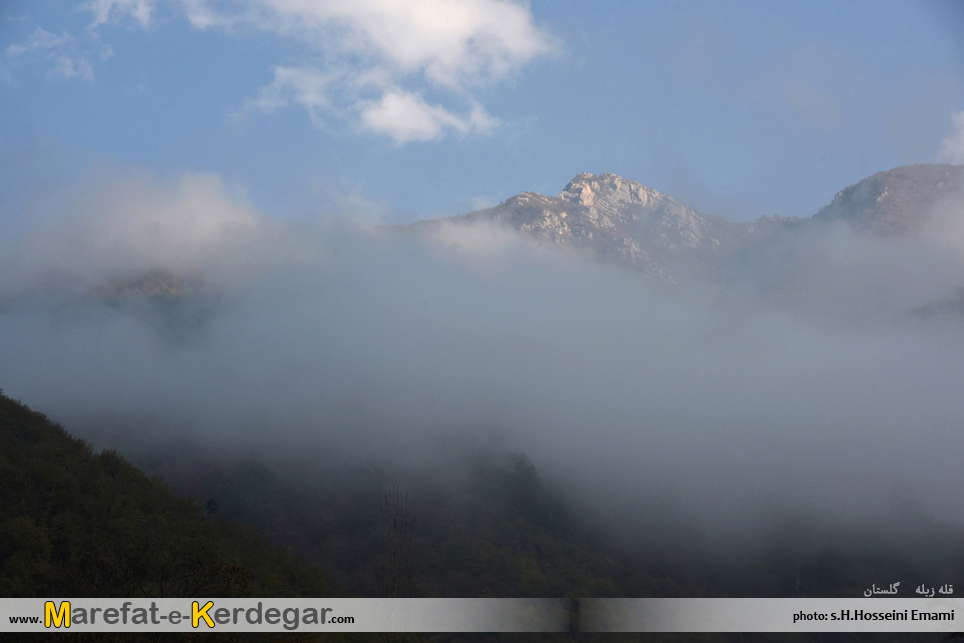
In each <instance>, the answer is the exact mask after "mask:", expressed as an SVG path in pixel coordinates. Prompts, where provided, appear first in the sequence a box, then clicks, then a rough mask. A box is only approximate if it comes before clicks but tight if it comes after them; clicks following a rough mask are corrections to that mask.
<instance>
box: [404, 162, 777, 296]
mask: <svg viewBox="0 0 964 643" xmlns="http://www.w3.org/2000/svg"><path fill="white" fill-rule="evenodd" d="M437 221H450V222H456V223H458V222H461V223H473V222H479V221H486V222H492V223H499V224H503V225H506V226H509V227H512V228H514V229H516V230H518V231H520V232H522V233H524V234H527V235H530V236H533V237H536V238H538V239H541V240H545V241H549V242H552V243H554V244H556V245H560V246H571V247H575V248H586V249H590V250H593V251H594V252H595V253H596V255H597V256H598V257H599V258H600V259H603V260H606V261H611V262H615V263H617V264H620V265H623V266H627V267H630V268H633V269H635V270H639V271H641V272H644V273H647V274H650V275H652V276H654V277H657V278H658V279H660V280H662V281H666V282H670V283H672V282H674V281H675V279H674V274H673V273H674V270H673V266H674V264H679V263H680V262H686V261H691V260H692V259H693V258H694V257H708V256H712V255H714V254H717V253H719V252H723V251H728V250H732V249H734V248H736V247H739V246H741V245H743V244H745V243H747V242H748V241H749V240H750V239H751V238H756V237H759V236H760V234H761V233H762V232H763V231H765V230H769V228H770V227H771V226H770V225H762V226H757V227H756V228H754V227H752V226H748V225H746V224H738V223H732V222H730V221H727V220H726V219H723V218H720V217H714V216H710V215H707V214H704V213H702V212H700V211H699V210H696V209H695V208H692V207H690V206H688V205H686V204H684V203H680V202H679V201H677V200H676V199H674V198H672V197H670V196H667V195H665V194H662V193H661V192H658V191H656V190H654V189H652V188H648V187H646V186H644V185H640V184H639V183H636V182H635V181H628V180H626V179H624V178H622V177H619V176H616V175H615V174H598V175H596V174H587V173H584V174H579V175H577V176H576V177H575V178H574V179H573V180H572V181H570V182H569V185H567V186H566V188H565V189H564V190H563V191H562V193H561V194H559V196H556V197H551V196H544V195H542V194H537V193H535V192H523V193H522V194H519V195H517V196H514V197H512V198H510V199H508V200H506V201H505V202H504V203H501V204H500V205H497V206H495V207H493V208H488V209H485V210H479V211H476V212H471V213H469V214H464V215H461V216H458V217H451V218H449V219H443V220H436V221H435V222H433V221H422V222H419V223H418V224H415V226H416V227H425V226H431V225H433V224H434V223H436V222H437Z"/></svg>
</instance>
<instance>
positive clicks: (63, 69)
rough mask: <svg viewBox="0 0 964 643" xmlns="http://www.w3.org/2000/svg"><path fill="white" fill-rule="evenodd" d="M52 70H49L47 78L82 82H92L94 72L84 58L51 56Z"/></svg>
mask: <svg viewBox="0 0 964 643" xmlns="http://www.w3.org/2000/svg"><path fill="white" fill-rule="evenodd" d="M52 60H53V61H54V68H53V69H51V70H50V72H49V73H48V76H51V77H53V78H63V79H67V78H80V79H82V80H89V81H92V80H94V70H93V68H91V66H90V63H89V62H88V61H87V59H86V58H71V57H69V56H64V55H57V56H53V57H52Z"/></svg>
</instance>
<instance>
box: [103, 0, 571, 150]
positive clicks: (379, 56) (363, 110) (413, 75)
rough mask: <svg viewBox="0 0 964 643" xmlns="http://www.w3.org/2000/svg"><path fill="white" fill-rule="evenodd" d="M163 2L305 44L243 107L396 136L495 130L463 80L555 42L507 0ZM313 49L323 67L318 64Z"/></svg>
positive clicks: (140, 11)
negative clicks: (430, 93) (351, 123)
mask: <svg viewBox="0 0 964 643" xmlns="http://www.w3.org/2000/svg"><path fill="white" fill-rule="evenodd" d="M169 1H170V4H171V5H172V6H176V7H179V8H180V10H181V11H182V12H183V14H184V16H185V17H186V18H187V20H188V21H189V22H190V23H191V25H192V26H194V27H195V28H197V29H222V30H228V31H235V30H241V29H245V30H254V31H260V32H264V33H270V34H273V35H275V36H278V37H281V38H285V39H290V40H295V41H298V42H300V43H304V44H307V45H308V46H309V48H310V49H311V50H313V53H312V54H311V56H310V57H309V58H307V59H305V60H304V61H302V62H301V63H300V64H296V65H293V66H285V67H276V68H275V70H274V78H273V80H272V82H271V83H270V84H269V85H267V86H265V87H263V88H262V89H261V90H260V91H259V92H258V93H257V95H256V97H255V98H252V99H250V100H248V101H247V102H246V103H245V104H244V109H247V110H257V111H272V110H275V109H278V108H281V107H284V106H288V105H292V104H295V105H299V106H301V107H303V108H304V109H305V110H306V111H307V112H308V113H309V115H310V116H311V118H312V121H313V122H314V123H315V124H316V125H321V124H322V119H326V120H330V119H336V120H337V119H344V118H350V119H354V118H358V122H357V123H356V124H357V126H358V127H359V129H361V130H362V131H368V132H373V133H377V134H382V135H387V136H389V137H391V138H392V139H393V140H395V141H396V142H397V143H406V142H410V141H428V140H435V139H438V138H441V137H442V136H444V135H446V134H448V133H455V134H458V135H466V134H487V133H489V132H491V131H492V130H493V129H494V127H495V126H496V125H497V123H498V120H497V119H496V118H493V117H492V116H490V115H489V114H488V113H487V112H486V111H485V109H484V108H483V107H482V106H481V105H480V104H479V103H478V101H477V100H476V99H475V98H474V97H473V96H472V94H471V92H470V90H471V89H472V88H474V87H478V86H481V85H484V84H489V83H493V82H497V81H499V80H500V79H502V78H504V77H505V76H506V75H508V74H510V73H512V72H514V71H516V70H518V69H520V68H521V67H523V66H524V65H526V64H528V63H529V62H531V61H532V60H533V59H535V58H537V57H539V56H542V55H546V54H550V53H552V52H554V51H555V50H556V49H557V43H556V42H555V40H554V39H553V38H552V37H551V36H550V35H549V34H548V33H547V32H546V31H544V30H543V29H542V28H540V27H539V26H537V25H536V24H535V21H534V18H533V16H532V13H531V12H530V10H529V8H528V6H526V5H524V4H521V3H518V2H514V1H512V0H405V1H404V2H398V1H397V0H224V1H219V2H214V1H212V0H169ZM155 4H156V0H90V1H89V2H87V3H86V4H85V5H84V6H85V7H86V8H87V9H88V10H89V11H91V12H93V13H94V15H95V18H94V24H95V25H99V24H103V23H106V22H109V21H119V20H121V19H123V18H125V17H129V18H133V19H135V20H136V21H137V22H139V23H140V24H141V25H142V26H147V25H148V24H149V23H150V21H151V18H152V15H153V11H154V9H155V8H156V7H155ZM319 54H320V55H321V56H322V57H323V59H324V60H325V61H326V65H325V66H324V68H318V66H317V63H316V58H317V56H318V55H319ZM428 88H433V89H440V90H443V93H444V94H445V95H446V96H447V97H448V100H454V102H455V103H456V104H458V105H460V106H461V110H460V109H457V108H452V107H449V106H446V105H441V104H436V105H431V104H428V103H426V102H425V101H424V100H423V99H422V98H421V93H422V91H423V90H425V89H428ZM373 94H374V95H373ZM459 111H467V112H468V114H467V115H465V116H459V115H458V112H459Z"/></svg>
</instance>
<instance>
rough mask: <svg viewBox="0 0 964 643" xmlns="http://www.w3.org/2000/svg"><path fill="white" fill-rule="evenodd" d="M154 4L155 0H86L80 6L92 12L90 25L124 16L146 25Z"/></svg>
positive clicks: (149, 20) (149, 19) (93, 25)
mask: <svg viewBox="0 0 964 643" xmlns="http://www.w3.org/2000/svg"><path fill="white" fill-rule="evenodd" d="M156 4H157V3H156V1H155V0H88V2H85V3H84V4H83V5H81V6H82V8H84V9H86V10H88V11H90V12H91V13H93V14H94V22H93V23H92V24H91V26H92V27H97V26H99V25H102V24H105V23H108V22H112V21H120V20H123V19H124V18H125V17H130V18H133V19H134V20H136V21H137V22H138V23H140V25H141V26H142V27H146V26H147V25H148V24H150V22H151V18H152V17H153V14H154V8H155V6H156Z"/></svg>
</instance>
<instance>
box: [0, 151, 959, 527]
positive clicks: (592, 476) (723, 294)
mask: <svg viewBox="0 0 964 643" xmlns="http://www.w3.org/2000/svg"><path fill="white" fill-rule="evenodd" d="M943 167H950V166H943ZM580 176H583V175H580ZM617 178H618V177H617ZM587 180H588V179H587ZM593 180H595V178H594V179H593ZM599 181H600V185H603V183H604V181H603V180H602V179H599ZM603 187H605V186H604V185H603ZM617 187H618V186H617ZM594 189H596V190H597V192H596V193H595V201H594V203H595V204H596V207H598V208H600V213H601V214H599V216H598V217H597V219H596V220H598V221H601V220H602V219H601V217H602V216H603V214H605V212H603V211H602V209H601V208H602V206H599V205H598V204H599V203H601V201H602V196H600V194H601V193H599V192H598V191H599V190H600V189H603V188H600V187H597V188H594ZM613 189H616V188H613ZM627 189H628V188H627ZM633 189H635V188H633ZM573 194H575V193H573ZM606 194H609V193H606ZM657 194H658V193H657ZM539 196H541V195H539ZM661 196H665V195H661ZM830 197H831V195H828V201H829V200H830ZM544 198H547V197H544ZM553 198H555V197H553ZM560 198H561V197H560ZM652 198H653V199H655V197H652ZM855 198H856V197H855ZM875 198H876V197H875ZM573 199H576V197H573ZM510 201H511V200H510ZM614 202H615V201H614ZM506 203H507V204H509V205H512V204H511V203H510V202H509V201H507V202H506ZM560 203H562V201H560ZM573 203H576V201H573ZM634 203H637V204H638V202H634ZM650 203H655V201H652V200H651V201H650ZM660 203H664V202H660ZM576 205H578V206H579V207H582V208H584V210H579V211H578V212H577V213H576V214H573V212H576V210H572V211H571V212H568V213H567V214H568V216H567V217H564V218H563V219H559V218H558V217H557V219H556V220H558V221H563V220H568V221H569V222H570V223H568V224H567V225H569V228H568V229H570V231H571V232H572V234H573V238H574V239H576V240H577V241H578V239H579V236H578V235H579V234H580V232H579V230H582V229H583V228H579V227H578V226H577V225H576V224H573V223H572V221H573V220H574V219H575V218H576V216H577V214H578V216H583V215H582V214H579V213H584V214H585V216H586V217H589V218H588V219H586V221H591V220H592V219H591V217H592V216H595V215H594V214H593V211H592V210H591V207H590V206H587V205H585V204H584V203H582V202H579V203H576ZM670 205H672V204H670ZM550 206H551V207H550ZM550 206H546V208H548V209H547V210H546V211H547V212H549V211H550V210H552V208H556V207H557V205H556V204H555V202H552V203H551V204H550ZM563 206H565V207H570V206H568V205H565V204H563V205H559V206H558V207H560V208H562V207H563ZM23 207H24V208H35V209H38V208H39V209H38V210H37V211H36V212H24V213H21V214H22V215H23V217H26V216H28V215H29V216H31V217H32V218H33V219H34V220H37V221H40V222H41V223H38V224H37V225H35V226H33V227H32V228H30V229H29V230H26V231H24V230H21V229H18V230H16V231H15V232H14V231H8V232H4V233H3V242H2V246H0V334H2V336H3V337H4V341H3V343H2V345H0V383H2V386H3V389H4V391H5V392H6V393H7V394H9V395H12V396H13V397H15V398H21V399H22V400H23V401H24V402H25V403H28V404H30V405H31V406H33V407H34V408H37V409H42V410H44V411H45V412H47V413H48V414H49V415H50V416H51V417H52V418H53V419H54V420H56V421H58V422H61V423H63V424H65V425H66V426H67V427H68V429H70V430H71V431H73V432H76V433H77V434H78V435H80V436H81V437H86V438H90V439H93V440H94V441H95V443H98V442H102V443H110V442H111V440H114V441H115V442H116V441H122V440H121V438H118V437H117V435H116V433H117V432H123V433H127V434H128V436H127V437H126V438H124V439H126V440H128V441H131V442H137V441H138V440H141V441H142V442H143V443H147V444H154V443H158V444H160V445H162V446H163V448H165V449H172V450H174V451H176V450H177V448H178V447H177V445H178V444H181V443H182V442H181V441H183V444H184V445H190V447H189V448H190V449H194V448H195V447H197V446H200V447H204V446H211V447H212V448H214V447H217V448H218V449H222V450H223V451H225V452H231V451H237V452H238V453H256V454H259V455H261V456H262V457H267V458H271V457H278V458H291V457H296V458H299V459H301V460H307V461H315V462H316V463H317V466H318V467H327V466H341V465H342V464H343V463H344V462H346V461H358V462H373V463H391V464H392V466H397V467H400V468H412V469H415V470H418V471H422V472H429V473H431V472H433V471H439V472H440V473H439V475H442V473H441V471H442V470H443V469H447V468H452V469H455V468H457V467H454V466H450V465H443V464H441V463H443V462H445V461H446V459H447V458H449V457H450V455H451V454H452V453H457V452H462V451H471V450H473V449H486V448H496V449H499V450H503V451H505V452H523V453H526V454H528V456H529V457H530V458H531V459H532V461H533V462H534V463H535V464H536V466H537V467H538V468H539V470H540V471H541V472H542V473H543V475H544V476H545V478H546V479H547V480H549V481H552V482H553V484H555V485H556V486H557V488H559V489H560V490H562V492H563V493H565V494H566V495H567V496H568V497H569V498H570V499H571V501H572V502H573V503H574V504H575V505H576V506H580V507H582V508H583V509H584V510H585V511H586V512H587V513H588V514H590V515H594V516H598V517H601V518H602V519H604V520H605V521H607V523H608V524H612V525H613V526H614V533H616V534H617V535H619V536H621V537H625V538H628V539H632V538H633V537H635V536H634V534H639V533H649V534H652V533H654V532H660V531H661V530H663V531H665V533H667V534H668V533H673V532H674V530H677V529H681V528H682V527H681V526H689V527H692V528H694V529H696V530H698V531H701V532H702V533H707V534H713V535H714V538H715V539H717V540H719V542H728V541H730V540H732V541H734V542H736V541H739V540H741V539H750V538H752V537H753V536H754V535H755V534H760V533H763V532H765V531H766V530H768V529H770V528H771V527H773V526H774V525H776V524H778V523H780V522H781V521H785V520H806V521H810V522H811V523H817V524H827V525H831V526H833V525H847V524H850V525H857V526H859V527H861V528H863V527H867V528H874V527H875V526H881V527H883V526H887V529H891V527H892V525H893V524H895V521H899V520H900V519H902V517H904V516H911V515H913V516H919V517H921V520H925V519H926V520H937V521H950V522H953V523H960V516H961V515H962V508H964V507H962V498H964V495H962V491H964V489H962V487H961V483H960V481H959V477H958V476H956V475H955V473H956V472H957V471H958V470H959V469H960V458H961V456H960V454H961V453H964V433H962V432H961V430H960V428H961V426H964V397H962V396H961V391H964V369H962V368H961V364H964V296H962V294H961V293H962V292H964V291H962V290H961V289H962V288H964V232H962V231H964V198H962V195H961V193H960V191H959V190H957V189H956V188H955V190H951V191H948V192H946V193H942V195H941V198H940V199H937V200H934V201H933V202H928V203H927V204H926V211H919V212H913V213H912V214H913V215H914V216H915V217H917V220H919V221H920V226H919V229H914V230H911V231H907V230H903V229H902V230H900V231H898V232H894V231H892V230H889V229H888V230H885V231H884V232H881V231H880V230H876V229H872V230H868V229H865V227H861V225H860V222H861V221H863V219H861V218H860V217H854V218H852V219H848V218H847V217H844V216H829V215H826V216H821V217H817V218H814V219H806V220H794V221H789V220H784V221H769V222H764V223H766V225H767V226H768V227H767V230H766V234H762V233H759V234H758V233H746V236H743V237H739V239H737V237H736V236H733V235H736V232H733V233H730V232H727V233H726V234H729V235H731V236H726V237H725V238H724V236H719V235H723V233H719V235H718V237H715V238H719V239H722V240H723V241H724V242H725V243H722V242H721V244H718V245H713V244H712V243H711V242H710V241H707V242H706V248H705V249H701V248H703V247H702V246H700V248H697V247H696V246H695V245H694V246H693V248H695V250H694V254H693V255H692V256H691V255H686V256H685V261H684V259H681V258H680V257H683V254H685V252H689V251H688V250H685V248H684V249H682V250H681V249H680V248H683V246H684V245H685V244H682V242H680V244H677V245H676V246H673V247H671V248H670V247H669V246H666V247H667V248H669V249H668V250H666V254H665V257H664V256H663V255H661V254H659V252H660V248H662V247H664V246H660V245H659V244H660V243H661V242H660V241H659V238H658V237H647V239H655V240H653V241H652V245H651V246H647V245H645V243H644V242H639V253H637V254H636V255H633V256H632V257H630V258H631V259H632V261H635V262H636V263H637V264H638V265H640V266H643V267H642V268H638V266H637V267H636V268H634V266H628V267H627V265H626V264H625V261H626V257H627V256H628V255H626V254H625V253H624V254H622V255H618V257H617V259H618V258H619V257H621V258H622V259H621V260H611V259H612V257H616V256H617V255H613V256H612V257H611V256H608V255H606V252H608V250H607V249H611V246H605V247H603V246H599V245H593V244H590V243H588V242H587V243H585V244H582V245H580V244H579V243H577V242H573V243H570V244H560V243H545V239H543V238H541V237H540V236H539V235H533V234H530V233H528V232H527V230H531V229H532V227H531V226H530V228H524V226H523V224H519V225H518V226H515V227H513V224H512V221H513V220H514V219H512V218H511V217H509V215H504V216H503V215H502V214H499V216H498V217H487V216H482V215H479V216H475V217H469V218H468V219H465V218H461V219H460V218H454V219H451V220H446V221H442V222H440V223H436V224H432V225H422V226H414V227H409V228H391V227H374V228H372V227H367V226H363V225H361V224H358V223H354V222H352V221H351V220H337V219H327V220H324V221H319V222H305V221H300V222H292V221H281V220H278V219H274V218H271V217H269V216H267V215H265V214H263V213H261V212H258V211H257V209H256V208H255V207H254V206H252V205H251V204H250V203H248V202H246V201H245V199H244V198H243V196H241V195H239V194H236V193H235V192H234V191H232V190H230V189H228V188H227V187H226V186H225V185H224V184H223V183H222V182H221V181H220V180H219V179H218V178H217V177H215V176H209V175H185V176H183V177H180V178H177V179H174V180H160V179H157V178H155V177H152V176H150V175H148V174H146V173H132V172H125V173H118V175H117V176H110V177H105V176H99V177H97V178H96V179H90V180H88V181H86V182H85V183H84V184H82V185H80V184H78V185H76V186H74V187H72V188H70V189H69V190H65V191H64V192H62V193H60V194H59V195H57V196H56V198H50V199H45V200H44V201H42V202H35V203H34V204H33V205H25V206H23ZM499 207H503V206H499ZM506 207H508V206H506ZM520 207H521V206H520ZM540 207H542V206H540ZM572 207H575V206H572ZM613 207H614V208H615V207H616V206H613ZM620 207H622V206H620ZM627 207H629V206H627ZM634 207H635V206H634ZM640 207H642V206H640ZM660 207H664V206H663V205H661V206H660ZM669 207H670V206H665V208H669ZM673 207H675V206H673ZM841 207H843V206H841ZM848 207H849V206H848ZM922 207H924V206H922ZM544 209H545V208H544ZM614 211H615V210H614ZM500 212H501V211H500ZM513 212H514V211H513ZM620 212H628V213H629V214H626V217H627V218H626V221H630V220H631V219H632V216H637V217H645V216H650V214H651V213H649V211H645V212H644V211H643V210H638V211H637V210H620ZM653 212H656V211H655V210H653ZM667 212H669V213H670V214H666V213H667ZM673 212H677V211H676V210H672V209H671V208H670V209H664V210H659V211H658V212H656V214H652V216H654V217H655V216H661V217H664V218H663V219H661V220H660V221H664V222H665V221H667V220H668V219H666V218H665V217H667V216H670V215H672V214H673ZM679 212H682V211H679ZM552 213H553V216H556V214H557V213H556V212H555V210H552ZM634 213H635V214H634ZM497 214H498V213H497ZM684 214H686V213H684ZM698 214H701V215H702V213H698ZM533 216H536V215H533ZM538 216H542V215H538ZM607 216H610V219H609V220H610V221H615V225H616V226H617V227H618V225H620V223H619V220H618V219H616V218H615V215H607ZM673 216H675V215H673ZM680 216H682V215H680ZM686 216H690V215H689V214H686ZM499 217H502V218H501V219H500V218H499ZM548 217H549V215H548V214H547V215H546V220H549V218H548ZM639 220H643V219H639ZM654 220H655V219H654ZM580 225H581V224H580ZM585 225H586V226H589V225H590V224H589V223H586V224H585ZM593 225H596V224H593ZM600 225H601V224H600ZM627 225H629V224H627ZM654 225H655V224H654ZM694 225H695V224H694ZM714 225H717V224H714ZM718 225H720V226H723V224H722V223H719V224H718ZM760 225H761V226H762V225H763V223H761V224H760ZM546 229H547V228H545V227H543V228H540V230H546ZM585 229H589V228H585ZM626 229H627V230H630V232H626V233H625V235H627V237H626V238H630V240H631V241H633V239H635V237H632V238H631V235H632V234H636V232H633V230H636V228H632V229H631V228H626ZM652 229H653V230H656V229H658V226H657V227H654V228H652ZM702 229H704V230H710V228H702ZM716 229H717V228H713V230H716ZM719 229H723V228H719ZM647 230H649V228H647ZM0 232H2V231H0ZM751 232H752V231H751ZM758 232H759V231H758ZM540 234H541V233H540ZM554 234H555V233H554ZM620 234H623V233H622V232H621V233H620ZM714 234H716V233H714ZM739 234H744V233H743V232H740V233H739ZM707 235H709V233H707ZM557 236H558V235H557ZM587 238H588V237H587ZM596 238H597V237H593V239H596ZM681 238H684V237H681ZM706 238H709V237H706ZM734 239H736V240H734ZM593 243H595V242H593ZM620 243H622V242H620ZM694 243H695V242H694ZM700 243H703V242H702V241H701V242H700ZM727 244H729V245H727ZM664 245H665V244H664ZM619 247H621V248H622V247H630V246H628V245H625V244H624V245H622V246H619ZM717 247H719V248H720V249H719V250H717V249H715V248H717ZM697 251H698V252H697ZM643 254H645V257H643ZM664 260H665V263H661V262H664ZM621 261H622V263H621ZM634 265H635V264H634ZM664 267H665V268H666V270H665V271H664V270H663V269H664ZM664 274H671V275H672V278H671V279H668V278H663V277H662V276H661V275H664ZM134 432H137V433H139V434H140V435H139V436H137V435H133V433H134ZM112 434H113V437H111V435H112ZM159 448H160V447H159ZM185 448H187V446H186V447H185ZM195 457H196V456H195ZM219 457H220V456H219ZM445 475H449V473H447V472H446V473H445ZM895 537H896V536H895Z"/></svg>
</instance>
